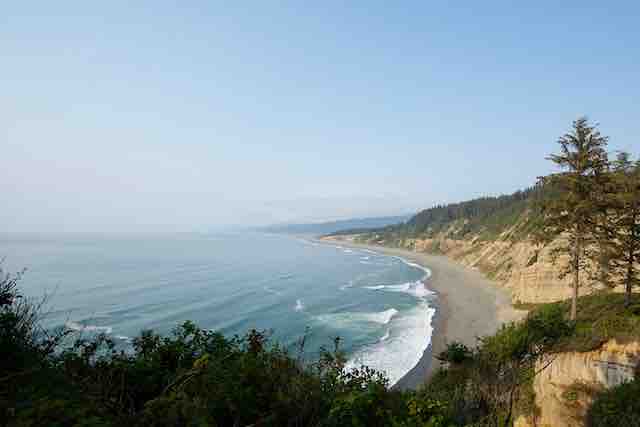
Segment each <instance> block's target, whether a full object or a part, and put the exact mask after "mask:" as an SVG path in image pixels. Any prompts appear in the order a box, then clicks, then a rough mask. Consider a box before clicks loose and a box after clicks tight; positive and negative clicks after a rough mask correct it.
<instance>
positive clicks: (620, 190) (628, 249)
mask: <svg viewBox="0 0 640 427" xmlns="http://www.w3.org/2000/svg"><path fill="white" fill-rule="evenodd" d="M612 169H613V170H612V171H611V173H610V174H609V179H608V184H609V185H608V188H607V190H608V191H606V192H605V199H604V200H603V209H604V210H606V211H607V213H608V215H606V217H605V218H606V221H605V224H604V226H603V227H601V230H602V233H601V234H602V243H603V244H602V245H601V246H602V250H601V252H602V258H603V260H604V261H605V263H606V271H607V272H608V274H609V277H608V278H607V282H609V283H610V284H612V285H623V286H624V288H625V292H626V295H627V299H626V301H625V303H626V304H627V305H629V304H630V303H631V300H630V299H631V292H632V290H633V288H634V287H637V286H638V285H640V266H639V265H638V264H639V263H640V160H637V161H635V162H633V161H632V160H631V158H630V156H629V154H628V153H624V152H622V153H619V154H618V157H617V159H616V160H615V161H614V162H613V165H612Z"/></svg>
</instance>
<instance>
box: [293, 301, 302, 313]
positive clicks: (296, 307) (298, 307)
mask: <svg viewBox="0 0 640 427" xmlns="http://www.w3.org/2000/svg"><path fill="white" fill-rule="evenodd" d="M294 310H295V311H302V310H304V304H303V303H302V300H300V299H298V300H296V306H295V307H294Z"/></svg>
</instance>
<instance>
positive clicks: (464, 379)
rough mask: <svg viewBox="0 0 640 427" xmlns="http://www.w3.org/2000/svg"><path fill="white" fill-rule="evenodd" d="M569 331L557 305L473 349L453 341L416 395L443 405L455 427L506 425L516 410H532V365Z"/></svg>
mask: <svg viewBox="0 0 640 427" xmlns="http://www.w3.org/2000/svg"><path fill="white" fill-rule="evenodd" d="M572 332H573V327H572V325H571V324H570V323H568V322H567V321H566V320H565V318H564V311H563V309H562V307H557V306H548V307H545V308H542V309H540V310H538V311H535V312H532V313H531V314H530V315H529V316H528V317H527V318H526V319H525V320H524V321H523V322H521V323H510V324H507V325H504V326H503V327H502V328H501V329H500V330H499V331H498V332H497V333H496V334H495V335H492V336H488V337H483V338H481V339H480V342H479V345H478V346H477V347H476V348H475V349H473V350H470V349H468V348H466V347H465V346H462V345H460V344H458V343H453V344H451V345H449V346H448V348H447V349H446V350H445V351H444V352H443V353H441V355H440V356H439V358H440V359H442V360H444V361H447V362H448V369H446V370H441V371H440V372H438V373H436V374H435V375H434V377H433V378H432V380H431V381H430V383H429V384H427V385H426V387H425V389H424V390H423V391H422V393H424V395H425V396H430V397H431V398H435V399H437V400H438V401H440V402H445V403H446V406H445V409H446V415H447V416H448V417H450V418H452V419H454V420H455V421H456V422H457V423H458V424H459V425H466V424H470V423H475V425H483V426H510V425H511V424H512V423H513V419H514V418H515V414H516V412H517V413H530V412H533V411H535V405H534V404H533V393H532V381H533V378H534V376H535V375H536V374H537V372H536V366H537V363H538V362H541V361H542V362H544V361H547V360H550V358H552V351H553V349H554V347H555V346H556V344H557V343H558V342H559V341H560V340H562V339H564V338H565V337H567V336H570V335H571V334H572Z"/></svg>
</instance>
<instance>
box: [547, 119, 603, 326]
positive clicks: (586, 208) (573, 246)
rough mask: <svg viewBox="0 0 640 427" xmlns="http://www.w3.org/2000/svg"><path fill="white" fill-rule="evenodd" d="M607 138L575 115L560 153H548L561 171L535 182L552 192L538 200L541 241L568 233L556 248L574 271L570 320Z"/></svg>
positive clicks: (594, 218)
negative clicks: (540, 200)
mask: <svg viewBox="0 0 640 427" xmlns="http://www.w3.org/2000/svg"><path fill="white" fill-rule="evenodd" d="M607 139H608V138H607V137H605V136H602V135H601V134H600V132H599V131H598V129H597V128H596V126H595V125H591V124H589V121H588V120H587V118H586V117H581V118H579V119H577V120H575V121H574V122H573V128H572V130H571V131H570V132H568V133H566V134H565V135H563V136H561V137H560V138H559V139H558V144H559V145H560V153H559V154H552V155H551V156H549V157H548V159H549V160H551V161H552V162H554V163H555V164H556V165H557V166H559V167H560V169H561V172H559V173H556V174H552V175H549V176H546V177H541V178H540V179H539V185H541V186H543V187H545V188H546V189H547V190H548V191H546V192H545V193H546V194H548V195H550V197H545V198H543V200H542V202H541V208H542V218H543V219H542V227H541V230H540V233H539V236H538V237H539V239H540V240H541V241H542V242H548V241H550V240H552V239H553V238H554V237H555V236H558V235H563V236H565V237H566V244H565V245H564V246H563V247H560V248H559V251H560V252H561V253H564V254H567V255H569V256H570V263H569V266H568V269H567V270H566V271H565V272H563V273H564V274H569V273H571V274H572V276H573V283H572V288H573V294H572V298H571V319H572V320H575V318H576V314H577V301H578V293H579V292H578V289H579V288H580V284H581V283H580V279H581V277H580V276H581V273H583V272H585V270H586V269H587V268H588V266H589V262H588V260H589V259H590V258H591V257H592V256H594V253H593V250H592V248H593V247H594V243H595V239H596V233H594V231H595V229H596V228H597V225H598V222H599V215H600V210H599V209H598V206H599V203H598V201H599V200H600V199H601V196H600V194H602V181H603V179H604V176H605V173H606V169H607V164H608V160H607V152H606V146H607Z"/></svg>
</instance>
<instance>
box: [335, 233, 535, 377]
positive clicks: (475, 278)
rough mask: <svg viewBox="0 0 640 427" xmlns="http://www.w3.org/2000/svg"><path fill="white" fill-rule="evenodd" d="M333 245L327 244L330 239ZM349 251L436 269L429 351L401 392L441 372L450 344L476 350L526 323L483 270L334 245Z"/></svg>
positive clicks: (345, 243)
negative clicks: (516, 323) (487, 338)
mask: <svg viewBox="0 0 640 427" xmlns="http://www.w3.org/2000/svg"><path fill="white" fill-rule="evenodd" d="M324 241H325V242H326V241H327V240H326V239H325V240H324ZM332 241H334V242H339V243H340V244H341V245H343V246H351V247H354V248H362V249H369V250H373V251H376V252H379V253H383V254H386V255H393V256H399V257H402V258H404V259H406V260H408V261H411V262H415V263H417V264H420V265H422V266H424V267H426V268H428V269H430V270H431V272H432V275H431V278H429V279H428V280H427V282H426V283H425V286H426V287H427V288H429V289H430V290H432V291H435V292H437V294H438V299H437V301H438V302H437V304H438V305H437V307H436V309H437V314H436V316H434V320H433V326H434V332H433V336H432V338H431V344H430V345H429V348H427V350H426V351H425V352H424V354H423V356H422V358H421V359H420V362H419V363H418V364H417V365H416V366H415V367H414V368H413V369H412V370H411V371H409V372H408V373H407V374H406V375H405V376H404V377H403V378H402V379H400V381H398V383H396V384H395V387H398V388H403V389H407V388H411V389H415V388H417V387H418V386H419V385H420V384H423V383H424V382H425V380H426V379H427V378H428V377H429V375H430V374H431V373H432V372H434V371H435V370H437V369H438V366H439V363H440V362H439V361H438V359H436V358H435V357H434V355H437V354H439V353H440V352H441V351H442V350H444V349H445V347H446V345H447V343H450V342H452V341H459V342H462V343H464V344H466V345H468V346H474V345H475V344H476V342H477V337H480V336H483V335H490V334H493V333H494V332H495V331H496V330H497V329H498V328H499V327H500V325H501V324H503V323H505V322H509V321H513V320H517V319H520V318H522V317H523V316H524V315H525V314H526V312H524V311H521V310H516V309H514V308H513V307H512V305H511V301H510V298H509V295H508V293H507V292H506V291H505V290H504V289H501V288H500V287H499V286H497V285H496V284H495V283H494V282H492V281H490V280H489V279H487V278H485V277H484V276H483V275H482V273H480V272H479V271H477V270H474V269H470V268H467V267H464V266H462V265H460V264H457V263H456V262H455V261H453V260H451V259H449V258H447V257H445V256H440V255H429V254H425V253H419V252H413V251H409V250H403V249H396V248H387V247H382V246H372V245H360V244H356V243H353V242H350V241H348V240H343V239H340V240H337V239H336V240H332Z"/></svg>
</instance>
